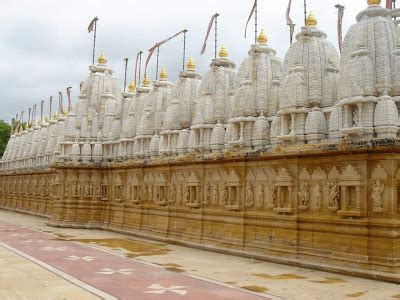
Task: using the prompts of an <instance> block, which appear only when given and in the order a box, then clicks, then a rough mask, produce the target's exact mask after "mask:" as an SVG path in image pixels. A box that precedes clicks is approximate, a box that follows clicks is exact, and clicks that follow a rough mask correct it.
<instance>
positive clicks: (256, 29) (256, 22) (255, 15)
mask: <svg viewBox="0 0 400 300" xmlns="http://www.w3.org/2000/svg"><path fill="white" fill-rule="evenodd" d="M255 1H256V2H255V10H254V27H255V38H254V41H255V42H254V43H255V44H257V36H258V1H257V0H255Z"/></svg>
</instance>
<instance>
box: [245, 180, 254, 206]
mask: <svg viewBox="0 0 400 300" xmlns="http://www.w3.org/2000/svg"><path fill="white" fill-rule="evenodd" d="M253 205H254V192H253V188H252V187H251V185H250V184H249V185H248V186H247V188H246V206H247V207H252V206H253Z"/></svg>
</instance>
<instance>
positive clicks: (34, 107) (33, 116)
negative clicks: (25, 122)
mask: <svg viewBox="0 0 400 300" xmlns="http://www.w3.org/2000/svg"><path fill="white" fill-rule="evenodd" d="M36 106H37V105H36V104H35V105H34V106H33V112H32V118H33V120H32V121H33V125H35V123H36Z"/></svg>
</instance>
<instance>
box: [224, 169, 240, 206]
mask: <svg viewBox="0 0 400 300" xmlns="http://www.w3.org/2000/svg"><path fill="white" fill-rule="evenodd" d="M226 191H227V199H226V200H225V208H226V209H229V210H240V208H241V201H240V199H241V198H242V184H241V180H240V177H239V175H238V173H237V172H236V171H235V170H231V171H230V172H229V175H228V176H227V177H226Z"/></svg>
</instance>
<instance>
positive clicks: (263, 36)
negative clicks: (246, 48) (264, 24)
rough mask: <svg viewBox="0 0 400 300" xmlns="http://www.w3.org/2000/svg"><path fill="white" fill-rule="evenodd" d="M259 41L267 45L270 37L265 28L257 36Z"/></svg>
mask: <svg viewBox="0 0 400 300" xmlns="http://www.w3.org/2000/svg"><path fill="white" fill-rule="evenodd" d="M257 42H258V43H259V44H261V45H265V44H266V43H267V42H268V37H267V35H266V34H265V32H264V29H261V32H260V34H259V35H258V37H257Z"/></svg>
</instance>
